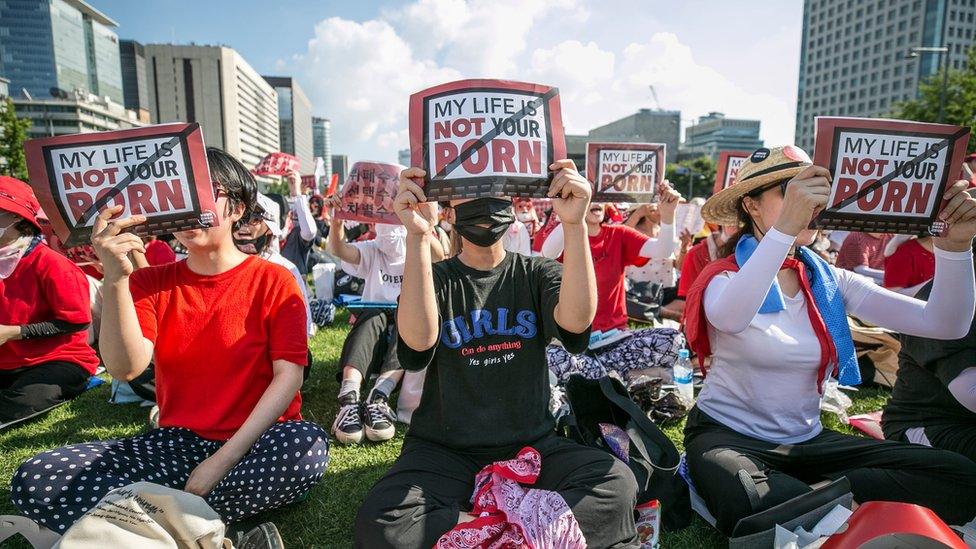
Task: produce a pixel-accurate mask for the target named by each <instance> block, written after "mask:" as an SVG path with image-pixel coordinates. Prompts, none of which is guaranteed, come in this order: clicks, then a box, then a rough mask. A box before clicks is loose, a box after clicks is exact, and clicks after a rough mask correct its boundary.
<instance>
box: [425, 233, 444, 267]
mask: <svg viewBox="0 0 976 549" xmlns="http://www.w3.org/2000/svg"><path fill="white" fill-rule="evenodd" d="M428 240H430V260H431V262H432V263H437V262H438V261H444V258H446V257H447V251H446V250H445V249H444V246H442V245H441V241H440V239H439V238H437V236H436V235H431V237H430V238H429V239H428Z"/></svg>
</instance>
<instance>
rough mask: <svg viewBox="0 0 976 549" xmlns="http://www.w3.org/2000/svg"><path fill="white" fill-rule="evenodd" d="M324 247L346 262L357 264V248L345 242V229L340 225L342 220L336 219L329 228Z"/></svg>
mask: <svg viewBox="0 0 976 549" xmlns="http://www.w3.org/2000/svg"><path fill="white" fill-rule="evenodd" d="M325 244H326V246H325V248H326V250H328V252H329V253H330V254H332V255H334V256H336V257H338V258H339V259H341V260H343V261H345V262H346V263H352V264H353V265H359V250H357V249H356V247H355V246H352V245H350V244H349V243H348V242H346V229H345V227H343V226H342V221H341V220H337V221H336V222H333V223H332V227H331V228H329V237H328V238H327V239H326V241H325Z"/></svg>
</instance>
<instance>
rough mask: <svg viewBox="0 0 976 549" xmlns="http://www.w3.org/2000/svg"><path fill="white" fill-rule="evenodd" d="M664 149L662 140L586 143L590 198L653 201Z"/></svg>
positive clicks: (658, 182)
mask: <svg viewBox="0 0 976 549" xmlns="http://www.w3.org/2000/svg"><path fill="white" fill-rule="evenodd" d="M664 152H665V146H664V145H663V144H661V143H587V144H586V177H587V179H589V180H590V183H592V184H593V201H594V202H639V203H649V202H654V201H655V200H656V199H657V186H658V184H660V183H661V181H663V180H664V158H665V155H664Z"/></svg>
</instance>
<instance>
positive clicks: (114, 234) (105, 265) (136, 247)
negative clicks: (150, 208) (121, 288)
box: [91, 206, 146, 282]
mask: <svg viewBox="0 0 976 549" xmlns="http://www.w3.org/2000/svg"><path fill="white" fill-rule="evenodd" d="M122 210H123V207H122V206H112V207H111V208H107V209H105V210H104V211H102V212H101V213H100V214H98V217H96V218H95V225H94V227H92V237H91V243H92V248H94V249H95V254H96V255H97V256H98V259H99V261H100V262H101V264H102V272H103V273H104V275H105V281H106V282H117V281H119V280H122V279H123V278H126V277H128V276H129V275H130V274H132V271H134V270H135V267H134V266H133V265H132V261H130V260H129V252H132V251H138V252H141V253H146V246H145V244H143V242H142V239H141V238H139V237H138V236H136V235H134V234H132V233H125V232H122V231H124V230H125V229H128V228H129V227H134V226H136V225H141V224H142V223H145V222H146V216H144V215H134V216H132V217H129V218H127V219H120V220H118V221H109V220H110V219H112V217H113V216H115V215H118V214H120V213H122Z"/></svg>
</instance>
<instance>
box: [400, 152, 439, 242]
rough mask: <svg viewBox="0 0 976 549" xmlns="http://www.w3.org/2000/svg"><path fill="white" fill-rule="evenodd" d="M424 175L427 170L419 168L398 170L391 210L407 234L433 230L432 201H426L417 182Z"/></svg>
mask: <svg viewBox="0 0 976 549" xmlns="http://www.w3.org/2000/svg"><path fill="white" fill-rule="evenodd" d="M425 175H427V172H425V171H424V170H421V169H420V168H407V169H405V170H403V171H402V172H400V186H399V187H398V188H397V195H396V199H394V200H393V211H395V212H396V214H397V217H399V218H400V222H401V223H403V226H404V227H406V229H407V233H409V234H415V235H425V234H429V233H430V232H431V231H432V230H434V222H433V220H432V218H431V216H430V209H431V206H432V205H433V204H434V203H433V202H430V203H427V197H426V196H425V195H424V190H423V189H422V188H420V185H418V184H417V182H418V181H423V180H424V176H425Z"/></svg>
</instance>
